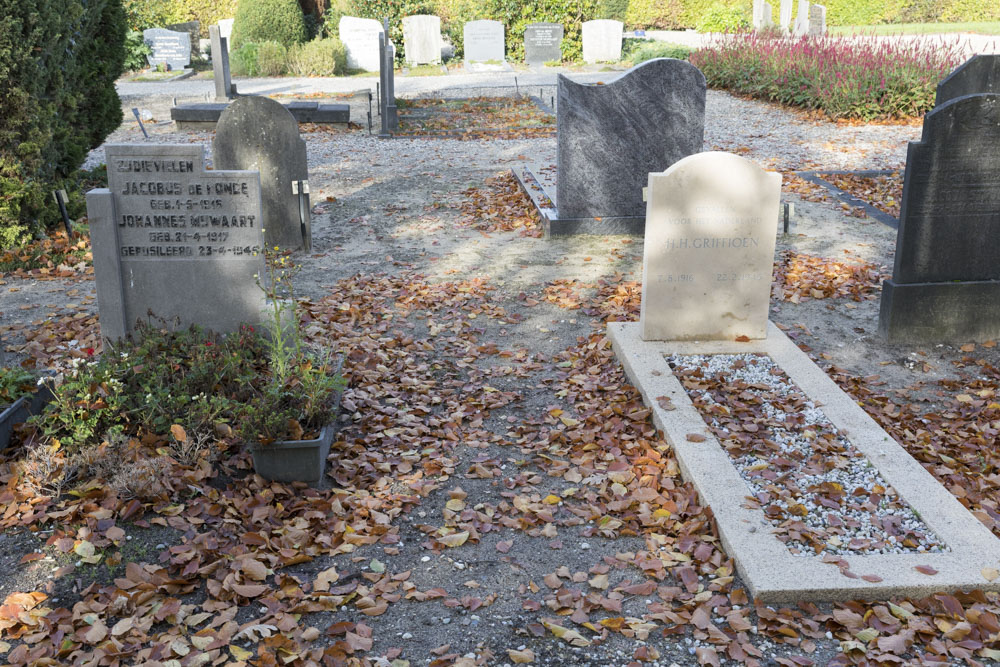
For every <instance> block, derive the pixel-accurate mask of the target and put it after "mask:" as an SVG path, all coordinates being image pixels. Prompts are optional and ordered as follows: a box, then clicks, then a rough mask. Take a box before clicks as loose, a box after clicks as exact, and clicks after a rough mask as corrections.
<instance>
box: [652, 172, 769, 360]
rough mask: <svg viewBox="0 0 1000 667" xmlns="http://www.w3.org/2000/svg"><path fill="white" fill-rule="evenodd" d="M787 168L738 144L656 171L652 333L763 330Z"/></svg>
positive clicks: (713, 336) (721, 334)
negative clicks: (766, 165) (766, 163)
mask: <svg viewBox="0 0 1000 667" xmlns="http://www.w3.org/2000/svg"><path fill="white" fill-rule="evenodd" d="M780 196H781V175H780V174H778V173H775V172H767V171H764V170H763V169H761V168H760V167H758V166H757V165H756V164H754V163H753V162H751V161H750V160H747V159H746V158H742V157H740V156H738V155H733V154H731V153H721V152H709V153H699V154H697V155H690V156H688V157H686V158H684V159H683V160H680V161H679V162H677V163H676V164H674V165H673V166H671V167H670V168H669V169H667V170H666V171H665V172H663V173H654V174H650V175H649V190H648V200H649V201H648V208H647V211H646V237H645V242H644V244H643V261H642V305H641V312H640V315H639V322H640V325H641V329H642V337H643V339H644V340H735V339H736V338H737V337H740V336H746V337H748V338H764V336H765V334H766V331H767V310H768V303H769V302H770V297H771V273H772V268H773V264H774V243H775V236H776V234H777V227H778V203H779V202H778V200H779V198H780Z"/></svg>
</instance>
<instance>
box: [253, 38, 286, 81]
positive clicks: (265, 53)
mask: <svg viewBox="0 0 1000 667" xmlns="http://www.w3.org/2000/svg"><path fill="white" fill-rule="evenodd" d="M287 59H288V51H287V50H286V49H285V47H283V46H282V45H281V44H279V43H278V42H261V43H260V44H258V45H257V66H258V67H259V68H260V73H261V74H262V75H264V76H281V75H282V74H284V73H285V70H286V69H287V65H286V61H287Z"/></svg>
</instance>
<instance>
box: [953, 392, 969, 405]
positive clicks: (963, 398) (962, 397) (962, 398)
mask: <svg viewBox="0 0 1000 667" xmlns="http://www.w3.org/2000/svg"><path fill="white" fill-rule="evenodd" d="M955 400H956V401H958V402H959V403H972V396H969V395H968V394H959V395H958V396H956V397H955Z"/></svg>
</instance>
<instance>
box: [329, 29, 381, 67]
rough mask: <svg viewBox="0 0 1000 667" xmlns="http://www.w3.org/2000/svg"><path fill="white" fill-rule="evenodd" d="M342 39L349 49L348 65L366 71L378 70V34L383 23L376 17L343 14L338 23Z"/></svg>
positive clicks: (345, 46)
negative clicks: (363, 17) (356, 16)
mask: <svg viewBox="0 0 1000 667" xmlns="http://www.w3.org/2000/svg"><path fill="white" fill-rule="evenodd" d="M337 29H338V32H339V34H340V41H341V42H343V43H344V48H345V49H347V66H348V67H349V68H350V69H360V70H364V71H366V72H377V71H378V68H379V67H378V36H379V35H380V34H381V33H382V24H381V23H379V22H378V21H376V20H375V19H359V18H355V17H353V16H341V17H340V24H339V25H338V28H337Z"/></svg>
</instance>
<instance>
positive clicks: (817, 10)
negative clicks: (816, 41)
mask: <svg viewBox="0 0 1000 667" xmlns="http://www.w3.org/2000/svg"><path fill="white" fill-rule="evenodd" d="M807 34H808V35H809V36H810V37H822V36H823V35H825V34H826V7H825V6H823V5H809V30H808V32H807Z"/></svg>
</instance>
